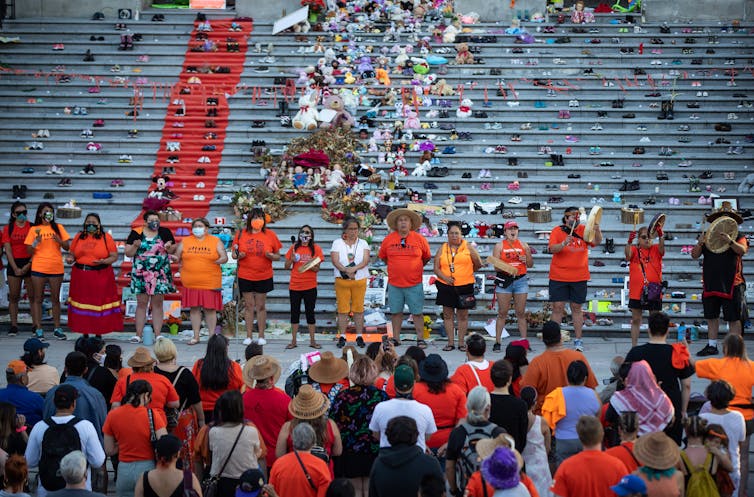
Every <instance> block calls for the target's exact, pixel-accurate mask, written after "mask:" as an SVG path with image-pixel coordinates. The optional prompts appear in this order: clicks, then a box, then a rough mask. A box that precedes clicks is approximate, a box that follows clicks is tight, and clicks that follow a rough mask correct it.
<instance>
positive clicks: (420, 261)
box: [379, 231, 432, 288]
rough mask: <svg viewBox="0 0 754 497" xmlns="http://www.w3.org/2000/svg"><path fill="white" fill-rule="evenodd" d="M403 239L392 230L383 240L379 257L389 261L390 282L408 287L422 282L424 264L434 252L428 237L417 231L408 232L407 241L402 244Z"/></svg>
mask: <svg viewBox="0 0 754 497" xmlns="http://www.w3.org/2000/svg"><path fill="white" fill-rule="evenodd" d="M401 239H402V237H401V235H400V234H398V232H397V231H392V232H390V234H388V235H387V236H386V237H385V239H384V240H382V245H380V252H379V257H380V259H382V260H384V261H385V262H386V263H387V275H388V278H389V282H390V284H391V285H393V286H395V287H398V288H408V287H411V286H416V285H418V284H420V283H421V282H422V276H423V275H424V264H426V263H427V261H429V260H430V259H431V258H432V253H431V252H430V251H429V242H427V239H426V238H424V237H423V236H422V235H420V234H419V233H417V232H415V231H410V232H409V233H408V235H407V236H406V241H405V243H403V244H402V243H401ZM404 245H405V246H404Z"/></svg>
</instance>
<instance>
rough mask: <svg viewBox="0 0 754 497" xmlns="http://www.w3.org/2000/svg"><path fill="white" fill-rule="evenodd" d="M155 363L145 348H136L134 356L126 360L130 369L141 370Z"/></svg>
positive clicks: (155, 360)
mask: <svg viewBox="0 0 754 497" xmlns="http://www.w3.org/2000/svg"><path fill="white" fill-rule="evenodd" d="M156 362H157V359H155V358H154V357H152V354H151V353H150V352H149V349H148V348H146V347H136V350H134V355H132V356H131V357H129V358H128V365H129V366H131V367H132V368H141V367H144V366H149V365H152V364H154V363H156Z"/></svg>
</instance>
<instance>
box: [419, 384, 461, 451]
mask: <svg viewBox="0 0 754 497" xmlns="http://www.w3.org/2000/svg"><path fill="white" fill-rule="evenodd" d="M412 395H413V397H414V400H415V401H417V402H421V403H422V404H424V405H426V406H429V408H430V409H432V415H433V416H434V418H435V424H436V425H437V432H436V433H433V434H432V437H431V438H430V439H429V440H428V441H427V447H429V448H430V449H437V448H439V447H440V446H441V445H443V444H445V443H447V441H448V437H450V432H451V431H453V428H455V427H456V423H458V420H460V419H463V418H465V417H466V395H465V394H464V393H463V392H462V391H461V388H460V387H459V386H458V385H456V384H455V383H452V382H451V383H448V384H447V385H445V391H444V392H442V393H439V394H434V393H430V392H429V387H428V386H427V384H426V383H424V382H423V381H419V382H416V383H415V384H414V390H413V392H412Z"/></svg>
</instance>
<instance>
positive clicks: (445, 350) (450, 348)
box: [442, 344, 456, 352]
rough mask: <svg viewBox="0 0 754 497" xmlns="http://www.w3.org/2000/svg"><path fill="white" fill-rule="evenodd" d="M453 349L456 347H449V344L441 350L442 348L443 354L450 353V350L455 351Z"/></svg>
mask: <svg viewBox="0 0 754 497" xmlns="http://www.w3.org/2000/svg"><path fill="white" fill-rule="evenodd" d="M455 348H456V346H455V345H450V344H448V345H446V346H445V347H443V348H442V350H443V351H444V352H450V351H451V350H455Z"/></svg>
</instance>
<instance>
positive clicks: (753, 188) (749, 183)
mask: <svg viewBox="0 0 754 497" xmlns="http://www.w3.org/2000/svg"><path fill="white" fill-rule="evenodd" d="M738 191H739V192H740V193H754V174H749V175H748V176H746V177H745V178H744V180H743V181H742V182H741V184H739V185H738Z"/></svg>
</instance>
